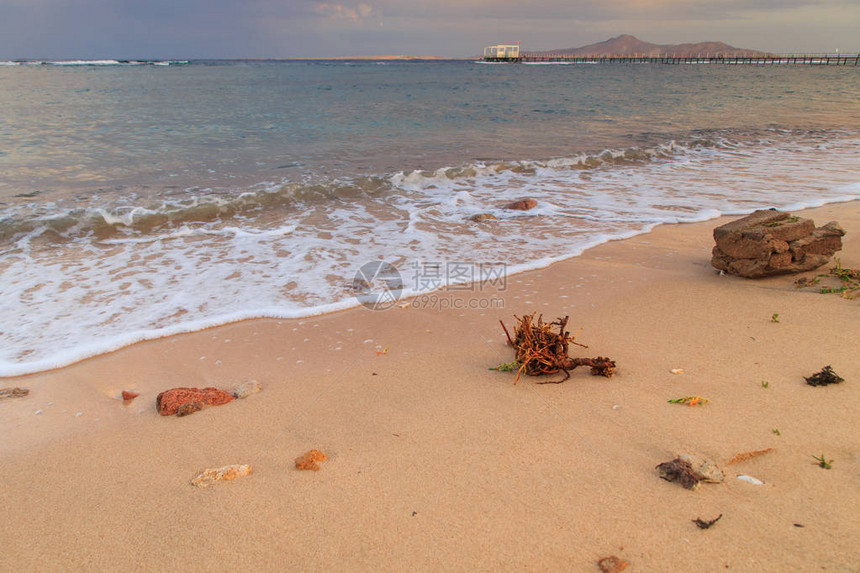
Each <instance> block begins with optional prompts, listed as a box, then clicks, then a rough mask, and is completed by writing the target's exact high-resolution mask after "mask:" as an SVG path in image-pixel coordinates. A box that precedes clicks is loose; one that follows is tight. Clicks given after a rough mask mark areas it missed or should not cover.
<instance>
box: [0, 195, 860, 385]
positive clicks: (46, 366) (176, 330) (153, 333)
mask: <svg viewBox="0 0 860 573" xmlns="http://www.w3.org/2000/svg"><path fill="white" fill-rule="evenodd" d="M858 191H860V190H858ZM850 201H860V193H857V194H848V195H842V196H838V197H831V198H822V199H816V200H808V201H803V202H796V203H791V204H786V205H780V206H777V208H779V209H781V210H784V211H802V210H805V209H813V208H817V207H823V206H824V205H829V204H834V203H846V202H850ZM760 208H765V207H760ZM751 212H752V210H750V209H746V210H737V211H734V210H728V211H724V212H723V211H718V210H716V209H705V210H703V211H701V212H700V213H696V214H692V215H690V216H686V217H667V218H666V220H664V221H659V222H654V223H651V224H649V225H647V226H645V227H644V228H642V229H641V230H634V231H628V232H624V233H616V234H604V235H600V236H597V237H595V238H594V239H592V240H591V241H589V242H588V243H586V244H583V245H581V246H579V247H577V248H576V249H575V250H572V251H570V252H568V253H565V254H563V255H559V256H557V257H544V258H541V259H537V260H535V261H532V262H529V263H524V264H520V265H512V266H510V267H507V268H506V272H507V273H508V275H517V274H521V273H525V272H529V271H534V270H538V269H542V268H546V267H548V266H550V265H552V264H555V263H558V262H561V261H564V260H568V259H573V258H576V257H578V256H580V255H582V254H583V253H584V252H585V251H587V250H589V249H592V248H594V247H597V246H599V245H603V244H606V243H609V242H613V241H622V240H626V239H631V238H633V237H636V236H641V235H646V234H648V233H650V232H651V231H653V230H654V229H655V228H656V227H658V226H660V225H674V224H684V223H702V222H705V221H710V220H713V219H718V218H720V217H723V216H741V215H747V214H749V213H751ZM430 292H434V291H415V290H411V289H409V290H407V291H405V292H404V293H403V295H402V296H401V300H408V299H410V298H413V297H415V296H419V295H422V294H428V293H430ZM358 306H360V303H359V302H358V301H357V300H356V299H349V300H342V301H338V302H335V303H329V304H325V305H319V306H314V307H309V308H306V309H302V310H296V309H291V310H285V309H282V308H261V309H254V310H249V311H243V312H237V313H230V314H225V315H221V316H216V317H211V318H208V319H205V320H198V321H190V322H186V323H180V324H177V325H174V326H171V327H168V328H162V329H153V330H142V331H136V332H129V333H126V334H123V335H121V336H117V337H115V338H114V339H112V340H110V341H106V342H102V343H98V344H92V345H88V346H80V347H77V348H74V349H71V350H67V351H63V352H60V353H58V354H57V355H55V356H53V357H52V358H50V359H45V360H39V361H36V362H25V363H13V362H9V361H7V360H0V378H12V377H16V376H25V375H30V374H37V373H41V372H46V371H50V370H58V369H61V368H65V367H68V366H72V365H74V364H77V363H79V362H83V361H84V360H88V359H90V358H95V357H97V356H102V355H105V354H109V353H111V352H116V351H118V350H121V349H123V348H126V347H129V346H133V345H135V344H137V343H140V342H146V341H151V340H158V339H162V338H168V337H171V336H177V335H181V334H190V333H193V332H200V331H202V330H207V329H210V328H216V327H220V326H225V325H228V324H233V323H236V322H242V321H245V320H253V319H283V320H293V319H302V318H309V317H313V316H320V315H324V314H330V313H334V312H339V311H343V310H348V309H352V308H356V307H358Z"/></svg>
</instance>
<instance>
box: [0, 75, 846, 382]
mask: <svg viewBox="0 0 860 573" xmlns="http://www.w3.org/2000/svg"><path fill="white" fill-rule="evenodd" d="M8 64H9V65H2V66H0V110H2V111H0V169H2V173H3V176H2V178H0V273H2V282H0V316H2V317H3V319H2V321H3V322H2V326H0V375H12V374H16V373H23V372H29V371H37V370H40V369H44V368H49V367H53V366H57V365H60V364H66V363H69V362H73V361H75V360H79V359H81V358H83V357H86V356H89V355H92V354H95V353H99V352H104V351H107V350H110V349H113V348H117V347H119V346H122V345H125V344H129V343H132V342H134V341H137V340H141V339H145V338H154V337H158V336H164V335H168V334H172V333H176V332H184V331H189V330H194V329H198V328H202V327H205V326H212V325H216V324H222V323H224V322H229V321H232V320H237V319H241V318H247V317H253V316H282V317H295V316H307V315H310V314H315V313H319V312H325V311H329V310H334V309H337V308H345V307H348V306H353V305H355V304H357V302H356V299H355V297H354V292H353V289H352V285H353V277H354V276H355V273H356V271H357V269H358V268H360V267H361V265H362V264H363V263H365V262H368V261H375V260H385V261H388V262H390V263H392V264H393V265H395V266H396V267H398V268H401V269H407V268H410V267H414V266H415V265H420V264H427V263H429V262H435V263H444V262H447V261H461V262H470V263H475V264H480V263H493V264H504V265H506V266H507V268H508V270H509V271H510V272H516V271H519V270H524V269H527V268H535V267H537V266H541V265H545V264H547V263H548V262H550V261H552V260H556V259H558V258H559V257H569V256H576V255H577V254H578V253H580V252H582V250H583V249H585V248H587V247H589V246H592V245H595V244H599V243H601V242H605V241H607V240H611V239H613V238H619V237H624V236H631V235H633V234H636V233H641V232H645V231H647V230H649V229H650V228H653V227H654V226H655V225H657V224H660V223H672V222H681V221H694V220H704V219H708V218H713V217H716V216H719V215H720V214H725V213H744V212H749V211H751V210H754V209H756V208H761V207H771V206H775V207H783V208H799V207H803V206H810V205H818V204H823V203H827V202H833V201H843V200H850V199H852V198H857V197H858V196H860V175H858V173H860V169H858V168H860V69H858V68H850V67H848V68H835V67H813V66H803V67H789V66H778V67H776V66H775V67H763V66H731V67H729V66H716V65H692V66H660V65H581V66H578V65H505V64H501V65H489V64H482V63H475V62H464V61H426V62H397V61H385V62H373V61H356V62H349V61H287V62H187V63H172V64H171V63H168V62H163V63H160V64H164V65H149V64H146V65H122V64H119V63H110V62H108V63H102V64H100V65H83V64H78V65H64V66H58V65H52V64H30V65H11V63H8ZM521 197H532V198H535V199H536V200H537V201H538V207H537V208H536V209H535V210H533V211H528V212H510V211H506V210H504V209H502V208H501V207H502V206H503V205H504V204H505V203H507V202H509V201H511V200H514V199H518V198H521ZM479 213H490V214H493V215H495V216H496V217H497V220H496V221H495V222H493V223H490V224H480V225H479V224H475V223H473V222H471V221H470V220H469V217H470V216H472V215H475V214H479ZM559 244H564V245H566V246H567V251H565V252H562V253H559V252H558V245H559ZM404 288H405V290H406V293H407V294H410V293H414V292H420V291H421V290H422V288H421V287H420V285H409V284H406V285H404ZM82 341H83V342H82Z"/></svg>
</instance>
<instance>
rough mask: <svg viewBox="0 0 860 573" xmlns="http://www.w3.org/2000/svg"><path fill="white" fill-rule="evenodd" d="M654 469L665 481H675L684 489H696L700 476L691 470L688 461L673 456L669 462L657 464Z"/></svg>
mask: <svg viewBox="0 0 860 573" xmlns="http://www.w3.org/2000/svg"><path fill="white" fill-rule="evenodd" d="M655 469H656V470H657V471H658V472H660V477H661V478H663V479H664V480H666V481H676V482H678V483H679V484H681V485H682V486H684V487H685V488H686V489H696V487H697V486H698V485H699V482H700V481H702V478H701V477H700V476H699V475H698V474H697V473H696V472H695V471H693V466H692V465H691V464H690V462H688V461H686V460H682V459H681V458H675V459H674V460H672V461H671V462H663V463H662V464H658V465H657V466H656V467H655Z"/></svg>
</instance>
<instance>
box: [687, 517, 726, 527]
mask: <svg viewBox="0 0 860 573" xmlns="http://www.w3.org/2000/svg"><path fill="white" fill-rule="evenodd" d="M722 517H723V514H722V513H721V514H719V515H718V516H717V517H715V518H714V519H709V520H707V521H705V520H704V519H701V518H698V517H697V518H696V519H693V520H691V521H692V522H693V523H695V524H696V525H697V526H698V527H699V529H708V528H709V527H711V526H712V525H713V524H715V523H716V522H718V521H719V520H720V518H722Z"/></svg>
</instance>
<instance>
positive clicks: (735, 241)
mask: <svg viewBox="0 0 860 573" xmlns="http://www.w3.org/2000/svg"><path fill="white" fill-rule="evenodd" d="M843 235H845V231H844V230H843V229H842V227H840V226H839V223H837V222H835V221H831V222H829V223H827V224H826V225H824V226H823V227H817V228H816V227H815V223H814V222H813V221H812V220H811V219H803V218H801V217H796V216H794V215H791V214H790V213H785V212H783V211H777V210H776V209H762V210H758V211H755V212H754V213H752V214H750V215H747V216H746V217H743V218H741V219H737V220H735V221H732V222H730V223H726V224H725V225H721V226H719V227H717V228H715V229H714V241H715V242H716V246H715V247H714V249H713V252H712V258H711V265H712V266H713V267H714V268H716V269H717V270H720V271H725V272H727V273H728V274H731V275H737V276H741V277H746V278H760V277H766V276H772V275H781V274H789V273H801V272H805V271H811V270H813V269H817V268H818V267H820V266H821V265H823V264H825V263H827V261H829V260H830V257H831V256H833V254H834V253H835V252H836V251H839V250H841V249H842V236H843Z"/></svg>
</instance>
